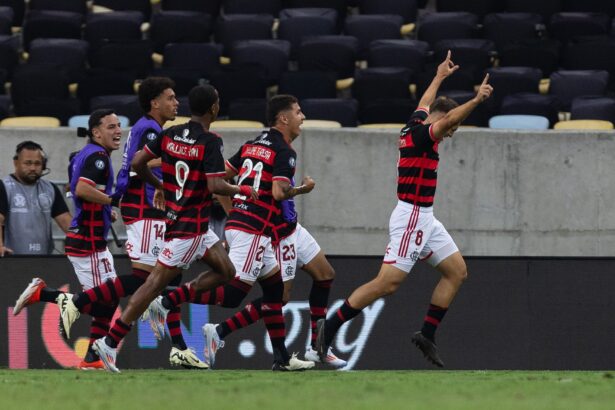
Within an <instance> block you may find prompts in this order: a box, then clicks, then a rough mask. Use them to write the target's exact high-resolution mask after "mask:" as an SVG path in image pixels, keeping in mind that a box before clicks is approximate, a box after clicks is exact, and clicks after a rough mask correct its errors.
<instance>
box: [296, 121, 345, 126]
mask: <svg viewBox="0 0 615 410" xmlns="http://www.w3.org/2000/svg"><path fill="white" fill-rule="evenodd" d="M301 128H342V124H340V123H339V122H337V121H328V120H304V121H303V124H302V125H301Z"/></svg>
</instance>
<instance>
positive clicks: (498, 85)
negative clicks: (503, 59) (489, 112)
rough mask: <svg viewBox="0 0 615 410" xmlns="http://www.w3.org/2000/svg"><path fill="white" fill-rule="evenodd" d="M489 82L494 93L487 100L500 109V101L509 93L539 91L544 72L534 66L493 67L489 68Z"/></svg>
mask: <svg viewBox="0 0 615 410" xmlns="http://www.w3.org/2000/svg"><path fill="white" fill-rule="evenodd" d="M487 73H488V74H489V84H491V86H492V87H493V89H494V93H493V95H492V96H491V98H490V99H489V100H488V101H487V103H490V104H491V105H493V106H494V107H497V109H498V110H499V107H500V103H501V102H502V100H503V99H504V97H506V96H507V95H512V94H517V93H537V92H538V85H539V84H540V80H541V78H542V72H541V71H540V69H538V68H534V67H493V68H489V69H487Z"/></svg>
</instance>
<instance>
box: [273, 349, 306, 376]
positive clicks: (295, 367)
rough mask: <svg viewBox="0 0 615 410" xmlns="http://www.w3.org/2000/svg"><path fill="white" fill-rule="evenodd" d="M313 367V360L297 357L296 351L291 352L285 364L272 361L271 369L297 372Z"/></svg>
mask: <svg viewBox="0 0 615 410" xmlns="http://www.w3.org/2000/svg"><path fill="white" fill-rule="evenodd" d="M313 367H314V362H312V361H309V360H307V361H304V360H300V359H298V358H297V353H293V355H292V356H291V357H290V360H288V363H287V364H282V363H278V362H275V363H273V367H272V368H271V370H273V371H283V372H297V371H303V370H308V369H312V368H313Z"/></svg>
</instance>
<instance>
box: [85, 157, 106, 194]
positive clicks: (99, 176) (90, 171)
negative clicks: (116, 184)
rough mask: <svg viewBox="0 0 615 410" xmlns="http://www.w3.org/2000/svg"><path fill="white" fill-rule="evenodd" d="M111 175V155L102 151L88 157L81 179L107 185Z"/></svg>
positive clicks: (91, 183)
mask: <svg viewBox="0 0 615 410" xmlns="http://www.w3.org/2000/svg"><path fill="white" fill-rule="evenodd" d="M108 175H109V157H108V156H107V155H103V154H102V153H101V152H94V153H93V154H91V155H90V156H89V157H87V158H86V160H85V162H84V164H83V167H82V168H81V174H80V175H79V180H81V181H85V182H87V183H89V184H90V185H101V186H106V185H107V176H108Z"/></svg>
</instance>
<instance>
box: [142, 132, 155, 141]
mask: <svg viewBox="0 0 615 410" xmlns="http://www.w3.org/2000/svg"><path fill="white" fill-rule="evenodd" d="M156 136H157V135H156V133H155V132H150V133H149V134H147V136H146V137H145V138H147V139H148V140H149V141H153V140H155V139H156Z"/></svg>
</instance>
